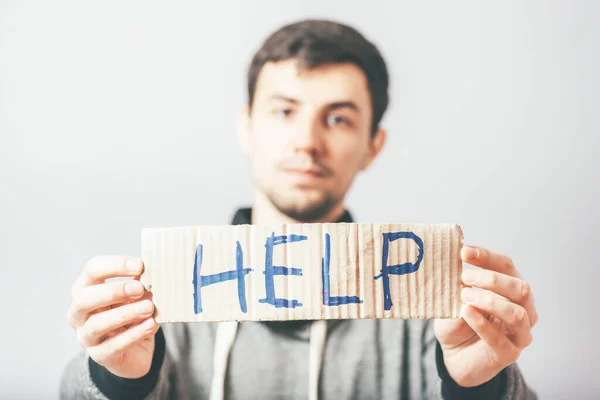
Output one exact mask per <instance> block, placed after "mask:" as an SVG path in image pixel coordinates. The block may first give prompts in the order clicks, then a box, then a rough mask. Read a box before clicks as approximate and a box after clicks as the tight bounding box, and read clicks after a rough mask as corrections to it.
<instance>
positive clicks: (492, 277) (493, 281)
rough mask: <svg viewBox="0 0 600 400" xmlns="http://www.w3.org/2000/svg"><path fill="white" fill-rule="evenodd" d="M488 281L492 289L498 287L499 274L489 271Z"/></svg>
mask: <svg viewBox="0 0 600 400" xmlns="http://www.w3.org/2000/svg"><path fill="white" fill-rule="evenodd" d="M487 272H488V273H487V274H486V275H487V280H488V284H489V286H490V287H494V288H495V287H496V286H498V274H497V273H495V272H492V271H487Z"/></svg>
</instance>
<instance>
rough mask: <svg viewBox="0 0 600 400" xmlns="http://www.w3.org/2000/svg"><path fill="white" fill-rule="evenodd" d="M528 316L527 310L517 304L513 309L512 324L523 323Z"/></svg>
mask: <svg viewBox="0 0 600 400" xmlns="http://www.w3.org/2000/svg"><path fill="white" fill-rule="evenodd" d="M526 318H527V312H526V311H525V309H524V308H523V307H521V306H516V307H515V310H514V311H513V315H512V320H511V321H510V324H511V325H515V326H518V325H523V323H524V322H525V319H526Z"/></svg>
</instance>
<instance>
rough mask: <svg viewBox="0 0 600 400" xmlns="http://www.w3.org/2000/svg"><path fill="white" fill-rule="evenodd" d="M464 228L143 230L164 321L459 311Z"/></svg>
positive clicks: (150, 281)
mask: <svg viewBox="0 0 600 400" xmlns="http://www.w3.org/2000/svg"><path fill="white" fill-rule="evenodd" d="M462 245H463V235H462V231H461V229H460V227H459V226H457V225H450V224H440V225H426V224H359V223H326V224H293V225H280V226H262V225H238V226H215V227H178V228H152V229H144V230H142V260H143V261H144V265H145V269H144V273H143V275H142V277H141V281H142V283H143V284H144V285H145V286H146V288H147V289H148V290H150V291H151V292H152V295H153V301H154V303H155V306H156V314H155V318H156V320H157V322H159V323H163V322H195V321H258V320H297V319H348V318H458V317H459V312H460V290H461V281H460V277H461V271H462V262H461V259H460V251H461V248H462Z"/></svg>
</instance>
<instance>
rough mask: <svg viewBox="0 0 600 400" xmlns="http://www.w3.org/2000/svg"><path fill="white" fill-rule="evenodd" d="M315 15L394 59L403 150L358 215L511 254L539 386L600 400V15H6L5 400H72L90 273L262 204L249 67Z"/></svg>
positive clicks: (202, 5) (143, 6)
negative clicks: (528, 296)
mask: <svg viewBox="0 0 600 400" xmlns="http://www.w3.org/2000/svg"><path fill="white" fill-rule="evenodd" d="M367 4H368V5H367ZM306 16H319V17H330V18H335V19H338V20H340V21H343V22H349V23H351V24H352V25H354V26H355V27H357V28H358V29H359V30H361V31H362V32H363V33H364V34H365V35H366V36H367V37H368V38H370V39H372V40H373V41H374V42H375V43H376V44H377V45H378V46H379V47H380V49H381V51H382V52H383V54H384V56H385V58H386V60H387V61H388V63H389V69H390V73H391V78H392V87H391V96H392V103H391V107H390V109H389V112H388V113H387V114H386V117H385V120H384V122H385V126H386V127H387V129H388V130H389V142H388V145H387V147H386V149H385V151H384V152H383V154H382V156H381V158H380V159H379V160H378V162H376V163H375V165H374V167H373V168H372V169H371V170H370V171H369V172H368V173H366V174H364V175H363V176H361V177H360V178H359V179H358V181H357V182H356V184H355V186H354V187H353V189H352V192H351V194H350V196H349V203H348V204H349V207H350V210H351V211H352V212H353V214H354V216H355V218H356V219H357V220H358V221H360V222H431V223H436V222H453V223H459V224H460V225H461V226H462V227H463V229H464V232H465V239H466V241H467V242H468V243H471V244H478V245H482V246H486V247H489V248H491V249H493V250H496V251H499V252H503V253H506V254H509V255H510V256H512V258H513V259H514V261H515V263H516V264H517V266H518V267H519V269H520V271H521V272H522V274H523V275H524V277H525V278H526V279H527V280H529V281H530V283H531V285H532V287H533V290H534V293H535V296H536V300H537V306H538V309H539V313H540V317H541V319H540V322H539V325H538V326H536V328H535V330H534V337H535V341H534V343H533V345H532V346H531V347H530V348H529V349H527V350H526V351H525V353H524V354H523V355H522V358H521V360H520V365H521V368H522V370H523V372H524V374H525V377H526V379H527V382H528V383H529V384H530V385H531V386H532V387H533V388H534V389H535V390H536V391H537V392H538V394H540V395H541V396H542V398H552V399H555V398H556V399H559V398H560V399H567V398H568V399H584V398H593V397H596V398H597V396H599V395H600V380H598V379H597V373H598V368H597V365H598V354H599V351H598V348H599V345H598V341H597V339H596V338H597V335H596V334H595V333H596V331H595V329H594V326H595V325H597V324H595V322H594V321H596V318H597V317H596V314H597V310H598V308H597V306H598V300H597V299H598V292H597V282H598V281H599V279H600V273H599V272H598V271H599V268H598V267H599V265H598V259H599V256H600V250H599V246H598V238H599V237H600V227H599V221H598V214H599V213H598V202H599V200H600V194H599V186H600V182H599V181H600V179H599V178H598V170H599V168H600V162H599V161H598V158H597V157H596V156H595V155H596V154H597V153H598V145H599V140H598V137H599V130H600V119H599V117H598V113H599V112H600V97H599V91H600V79H599V78H598V71H600V62H599V58H600V57H599V55H598V53H599V52H598V48H599V46H600V45H599V43H600V24H599V23H598V21H599V20H600V2H596V1H567V0H565V1H503V2H481V1H459V2H445V1H439V2H421V1H419V2H417V1H413V2H399V1H391V0H390V1H369V2H368V3H367V2H366V1H341V0H339V1H328V2H321V1H302V2H280V1H252V2H246V1H237V2H231V1H219V2H217V1H194V2H165V1H163V2H150V1H144V2H132V1H101V2H90V1H86V2H82V1H72V2H68V1H52V2H42V1H39V2H33V1H29V2H27V1H23V2H17V1H1V2H0V246H1V247H0V268H1V271H2V274H1V279H0V296H2V303H1V304H2V317H3V318H2V325H1V329H0V335H1V336H0V339H1V340H0V350H1V357H0V376H2V379H0V397H2V398H34V397H35V398H54V397H57V395H58V389H57V388H58V383H59V378H60V374H61V372H62V368H63V367H64V365H65V364H66V363H67V361H68V360H69V359H70V358H71V357H73V356H74V355H75V354H76V353H77V352H78V351H79V350H80V349H79V347H78V345H77V343H76V341H75V335H74V332H72V331H71V329H70V328H69V327H68V326H67V325H66V323H65V319H64V316H65V313H66V311H67V308H68V306H69V302H70V287H71V284H72V282H73V280H74V279H75V278H76V276H77V275H78V273H79V271H80V270H81V268H82V267H83V265H84V263H85V261H86V260H87V259H88V258H89V257H91V256H94V255H97V254H128V255H139V251H140V229H141V228H142V227H153V226H176V225H209V224H227V223H229V222H230V219H231V216H232V214H233V212H234V209H235V208H236V207H239V206H243V205H248V204H249V203H250V201H251V182H250V180H249V177H248V173H247V172H246V166H247V161H246V160H245V159H244V157H243V156H242V154H241V152H240V150H239V148H238V146H237V143H236V141H235V132H234V127H235V120H234V117H235V112H236V111H237V109H238V107H239V106H240V105H242V104H243V102H244V101H245V99H246V95H245V93H246V86H245V73H246V67H247V64H248V62H249V59H250V57H251V56H252V54H253V52H254V51H255V50H256V49H257V48H258V46H259V44H260V41H262V40H263V39H264V38H265V36H266V35H267V34H268V33H270V32H271V31H272V30H273V29H275V28H277V27H279V26H280V25H281V24H283V23H285V22H289V21H292V20H296V19H298V18H301V17H306Z"/></svg>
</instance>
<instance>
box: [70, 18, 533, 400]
mask: <svg viewBox="0 0 600 400" xmlns="http://www.w3.org/2000/svg"><path fill="white" fill-rule="evenodd" d="M387 105H388V73H387V68H386V65H385V62H384V60H383V58H382V57H381V55H380V53H379V52H378V50H377V49H376V47H375V46H374V45H373V44H371V43H370V42H368V41H367V40H366V39H365V38H364V37H363V36H362V35H361V34H360V33H358V32H357V31H356V30H354V29H352V28H350V27H348V26H345V25H342V24H338V23H334V22H331V21H323V20H307V21H301V22H298V23H295V24H291V25H288V26H285V27H283V28H281V29H280V30H278V31H277V32H275V33H273V34H272V35H271V36H270V37H269V38H268V39H267V40H266V41H265V42H264V43H263V46H262V48H261V49H260V50H259V51H258V52H257V53H256V55H255V57H254V59H253V60H252V63H251V65H250V68H249V72H248V104H247V106H246V107H245V108H244V109H243V111H242V112H241V113H240V116H239V123H238V136H239V141H240V143H241V146H242V148H243V150H244V152H245V153H246V154H247V155H248V156H249V158H250V161H251V163H250V165H251V170H252V178H253V181H254V184H255V193H254V204H253V207H252V208H251V209H241V210H239V211H238V212H237V213H236V214H235V217H234V219H233V224H248V223H260V224H282V223H297V222H336V221H337V222H350V221H351V220H352V219H351V216H350V214H349V213H348V211H347V210H346V207H345V203H344V198H345V195H346V193H347V191H348V189H349V188H350V186H351V184H352V182H353V181H354V178H355V177H356V175H357V174H358V173H359V172H361V171H363V170H365V169H367V168H368V167H369V165H370V164H371V163H372V162H373V160H374V159H375V158H376V157H377V155H378V154H379V152H380V151H381V149H382V148H383V146H384V143H385V138H386V132H385V131H384V130H383V129H382V128H381V127H380V121H381V119H382V116H383V114H384V112H385V110H386V108H387ZM461 256H462V258H463V260H464V261H465V262H467V263H469V264H472V265H475V266H478V267H481V268H479V269H475V270H473V271H465V273H464V275H463V281H464V283H465V285H466V286H468V287H467V288H465V289H464V290H463V292H462V300H463V302H464V303H465V306H464V308H463V311H462V312H463V314H462V315H463V318H461V319H456V320H436V321H435V323H434V322H433V321H428V320H388V319H386V320H334V321H327V322H325V321H313V322H311V321H293V322H246V323H242V324H237V323H222V324H212V323H195V324H167V325H164V326H162V327H160V328H159V327H158V325H157V324H156V322H155V321H154V319H153V318H152V313H153V310H154V308H153V304H152V302H151V300H150V299H149V294H148V293H145V292H144V288H143V286H142V285H141V284H140V283H139V281H138V280H136V279H134V280H129V281H125V282H123V281H115V280H112V281H110V282H105V280H106V279H107V278H112V277H118V276H120V277H123V276H132V277H139V275H140V274H141V272H142V270H143V265H142V262H141V261H140V260H138V259H135V258H131V257H96V258H93V259H91V260H90V261H89V262H88V263H87V264H86V266H85V267H84V269H83V272H82V273H81V275H80V277H79V278H78V279H77V281H76V282H75V284H74V286H73V301H72V305H71V308H70V309H69V312H68V315H67V319H68V322H69V324H70V325H71V326H72V327H73V328H74V329H75V330H76V331H77V338H78V341H79V343H80V344H81V345H82V346H83V348H84V349H85V352H82V354H81V355H80V356H79V357H77V358H76V359H74V360H73V361H72V362H71V363H70V364H69V366H68V368H67V369H66V371H65V374H64V377H63V381H62V384H61V395H62V397H63V398H66V399H104V398H111V399H116V398H123V399H134V398H149V399H162V398H212V399H218V398H223V397H227V398H231V399H245V398H260V399H269V398H290V399H306V398H312V399H316V398H329V399H349V398H356V399H371V398H372V399H400V398H402V399H406V398H415V399H422V398H436V399H438V398H446V399H458V398H460V399H468V398H478V399H479V398H480V399H498V398H507V399H508V398H510V399H525V398H535V395H534V394H533V392H531V391H530V390H529V389H528V388H527V387H526V385H525V382H524V380H523V378H522V376H521V374H520V372H519V369H518V367H517V366H516V364H515V362H516V361H517V359H518V357H519V355H520V353H521V351H522V350H523V349H524V348H526V347H527V346H528V345H529V344H530V343H531V341H532V337H531V329H532V327H533V326H534V325H535V323H536V321H537V313H536V310H535V307H534V305H533V299H532V295H531V292H530V289H529V285H528V284H527V283H526V282H525V281H524V280H522V279H521V277H520V275H519V273H518V272H517V270H516V269H515V267H514V266H513V264H512V262H511V260H510V258H508V257H506V256H504V255H500V254H496V253H493V252H491V251H488V250H485V249H482V248H478V247H470V246H465V248H464V250H463V252H462V254H461ZM471 287H477V288H481V289H486V290H473V289H472V288H471Z"/></svg>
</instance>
